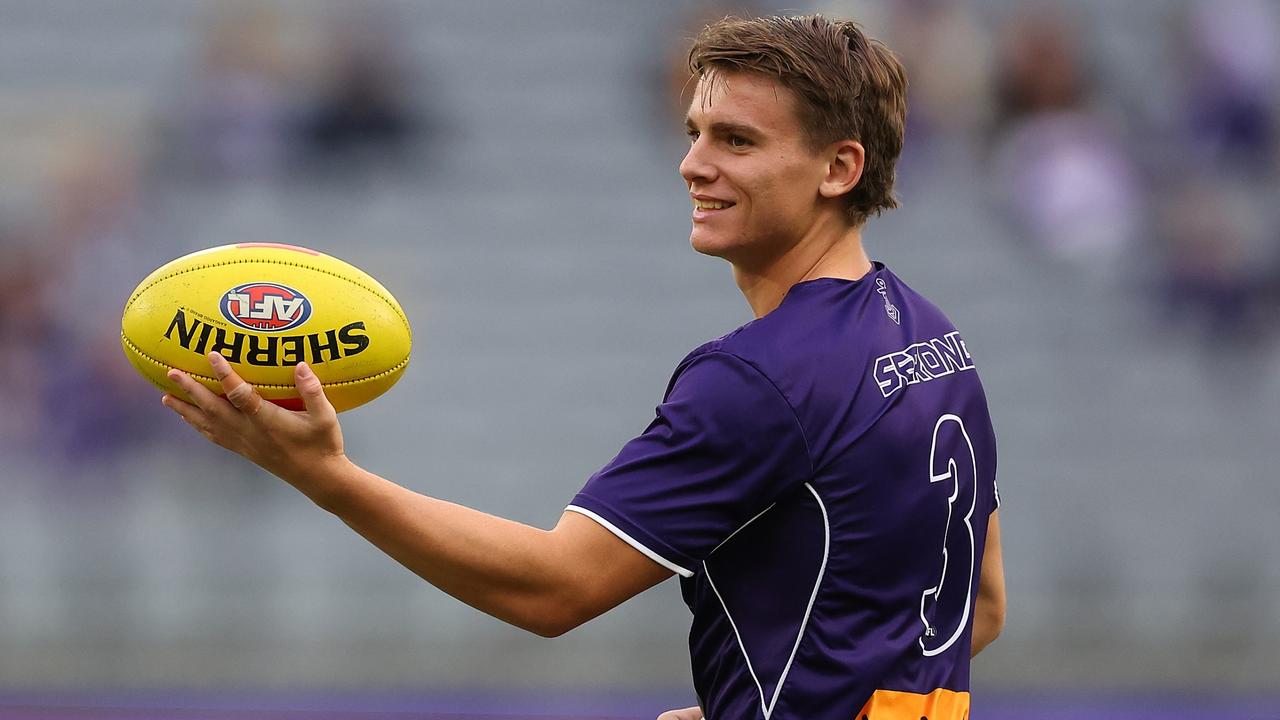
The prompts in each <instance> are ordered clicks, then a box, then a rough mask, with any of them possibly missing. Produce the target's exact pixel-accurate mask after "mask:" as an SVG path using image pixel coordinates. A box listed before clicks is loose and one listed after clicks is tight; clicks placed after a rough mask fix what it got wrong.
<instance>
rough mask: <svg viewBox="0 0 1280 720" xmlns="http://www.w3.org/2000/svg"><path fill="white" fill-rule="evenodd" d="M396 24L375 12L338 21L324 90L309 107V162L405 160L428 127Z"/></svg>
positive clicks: (304, 121) (305, 147)
mask: <svg viewBox="0 0 1280 720" xmlns="http://www.w3.org/2000/svg"><path fill="white" fill-rule="evenodd" d="M394 25H395V24H394V23H393V22H391V21H390V18H388V17H385V16H381V15H376V14H372V13H370V12H368V11H367V10H366V11H365V12H362V13H357V12H354V11H352V12H347V13H344V14H342V15H340V16H339V17H338V18H336V19H335V20H334V21H333V22H332V29H331V32H330V34H329V36H328V39H327V42H326V43H325V48H324V50H323V52H324V54H325V56H326V57H325V58H324V61H323V62H322V68H321V75H322V79H321V81H320V87H319V88H318V91H317V93H316V94H315V96H314V97H313V98H312V99H310V100H309V101H308V102H307V104H306V107H305V108H304V109H303V111H302V118H301V129H300V134H301V137H300V140H301V141H302V142H301V150H302V151H303V153H304V157H305V159H307V160H309V161H312V162H313V163H314V162H319V164H321V165H331V166H334V167H341V168H342V169H344V170H347V169H350V166H352V165H353V164H355V165H357V166H358V165H363V164H366V163H367V162H374V163H386V162H388V161H394V160H400V159H403V158H404V157H405V154H404V152H403V151H404V150H405V149H406V148H407V146H408V144H409V143H410V142H411V141H413V140H414V139H415V135H416V134H417V133H418V132H419V131H420V130H421V129H422V128H421V123H420V118H418V117H417V116H416V115H415V113H414V111H413V108H412V102H411V99H410V93H409V83H408V82H407V68H406V65H407V63H406V62H405V59H404V58H403V57H402V56H401V49H402V48H401V44H400V43H399V42H398V38H397V37H396V35H395V32H394Z"/></svg>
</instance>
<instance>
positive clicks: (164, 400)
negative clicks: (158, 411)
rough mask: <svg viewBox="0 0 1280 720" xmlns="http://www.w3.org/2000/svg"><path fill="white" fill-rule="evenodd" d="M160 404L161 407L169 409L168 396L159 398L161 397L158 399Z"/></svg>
mask: <svg viewBox="0 0 1280 720" xmlns="http://www.w3.org/2000/svg"><path fill="white" fill-rule="evenodd" d="M160 404H161V405H163V406H165V407H169V396H168V395H163V396H161V397H160Z"/></svg>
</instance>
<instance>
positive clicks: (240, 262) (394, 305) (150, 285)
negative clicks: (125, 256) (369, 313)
mask: <svg viewBox="0 0 1280 720" xmlns="http://www.w3.org/2000/svg"><path fill="white" fill-rule="evenodd" d="M334 259H335V260H337V258H334ZM338 262H342V261H341V260H339V261H338ZM246 263H267V264H270V265H287V266H289V267H296V268H303V269H304V270H314V271H315V272H318V273H324V274H325V275H329V276H331V277H335V278H338V279H339V280H343V281H345V282H349V283H351V284H352V285H355V286H356V287H358V288H360V289H362V290H365V291H367V292H369V293H372V294H373V295H374V296H376V297H378V298H379V299H380V300H382V301H383V302H385V303H387V304H388V305H390V306H391V308H392V309H393V310H395V311H396V315H397V316H399V318H400V322H402V323H404V328H405V330H408V331H409V343H410V345H412V343H413V329H412V328H410V327H409V318H407V317H405V314H404V311H403V310H402V309H400V304H399V303H398V302H396V299H395V298H394V297H391V296H390V295H389V294H387V295H384V294H383V293H381V292H378V291H377V290H375V289H374V288H371V287H369V286H368V285H365V284H364V283H361V282H357V281H355V280H352V279H351V278H349V277H347V276H345V275H339V274H338V273H336V272H333V271H332V270H325V269H324V268H318V267H316V266H314V265H307V264H305V263H296V262H289V261H287V260H270V259H261V258H255V259H253V260H223V261H222V262H216V263H205V264H202V265H197V266H195V267H189V268H183V269H182V270H179V271H177V272H173V273H169V274H168V275H162V276H161V277H158V278H156V279H155V280H152V281H151V282H149V283H147V284H146V285H145V286H143V287H140V288H138V289H137V290H134V291H133V295H130V296H129V302H127V303H125V304H124V311H125V312H126V313H127V312H129V308H130V307H133V303H134V301H135V300H137V299H138V298H139V297H140V296H141V295H142V294H143V293H145V292H146V291H148V290H150V289H151V288H153V287H155V286H156V285H159V284H160V283H162V282H164V281H165V280H168V279H170V278H175V277H178V276H179V275H185V274H186V273H189V272H195V271H197V270H204V269H206V268H214V267H223V266H226V265H243V264H246ZM353 267H354V266H353ZM362 272H363V271H362Z"/></svg>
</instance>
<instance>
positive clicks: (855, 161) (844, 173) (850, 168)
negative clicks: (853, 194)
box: [818, 140, 867, 198]
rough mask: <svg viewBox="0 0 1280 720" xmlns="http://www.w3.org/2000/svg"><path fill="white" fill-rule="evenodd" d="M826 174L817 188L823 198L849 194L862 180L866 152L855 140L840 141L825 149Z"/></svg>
mask: <svg viewBox="0 0 1280 720" xmlns="http://www.w3.org/2000/svg"><path fill="white" fill-rule="evenodd" d="M826 155H827V157H828V158H830V160H829V161H828V163H827V174H826V177H824V178H823V179H822V184H820V185H819V186H818V192H819V194H821V195H822V197H824V198H837V197H840V196H841V195H844V194H845V193H847V192H849V191H850V190H852V189H853V188H854V186H856V185H857V184H858V181H859V180H861V179H862V168H863V166H864V164H865V163H866V159H867V151H866V150H865V149H864V148H863V147H862V143H860V142H858V141H856V140H840V141H838V142H835V143H833V144H832V145H831V146H830V147H828V148H827V153H826Z"/></svg>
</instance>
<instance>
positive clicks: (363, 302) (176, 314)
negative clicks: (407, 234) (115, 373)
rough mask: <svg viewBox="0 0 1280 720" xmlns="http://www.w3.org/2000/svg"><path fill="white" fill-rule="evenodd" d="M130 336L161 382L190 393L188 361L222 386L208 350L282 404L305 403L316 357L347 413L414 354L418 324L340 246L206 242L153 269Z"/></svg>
mask: <svg viewBox="0 0 1280 720" xmlns="http://www.w3.org/2000/svg"><path fill="white" fill-rule="evenodd" d="M120 344H121V345H122V346H123V347H124V353H125V355H126V356H128V358H129V362H130V363H132V364H133V366H134V367H135V368H137V370H138V372H140V373H142V376H143V377H145V378H146V379H148V380H150V381H151V382H152V383H154V384H155V385H156V387H158V388H160V389H161V390H164V391H165V392H169V393H173V394H175V395H177V396H178V397H182V398H186V394H185V393H183V392H182V391H181V390H179V389H178V386H177V385H175V384H174V383H173V382H171V381H170V380H169V379H168V378H167V377H165V373H166V372H168V371H169V369H170V368H178V369H179V370H183V371H185V372H186V373H187V374H188V375H190V376H191V377H192V378H194V379H195V380H197V381H199V382H200V383H202V384H204V386H205V387H208V388H209V389H210V390H212V391H214V392H215V393H219V394H220V393H221V391H222V388H221V385H219V383H218V380H217V378H215V377H213V375H212V371H211V369H210V367H209V360H208V358H207V354H208V353H210V352H213V351H217V352H219V353H221V354H222V356H223V357H225V358H226V359H227V362H229V363H231V367H232V368H234V369H235V371H236V372H237V373H238V374H239V375H240V377H242V378H244V380H245V382H248V383H250V384H251V385H253V386H254V387H256V388H257V389H258V392H260V393H261V394H262V397H263V398H264V399H266V400H270V401H271V402H274V403H276V404H278V405H282V406H284V407H287V408H290V409H293V410H301V409H302V407H303V405H302V399H301V398H300V397H299V396H298V393H297V388H296V387H295V386H294V380H293V368H294V366H295V365H297V364H298V363H299V362H304V361H305V362H306V363H307V364H308V365H310V366H311V369H312V370H314V371H315V374H316V377H318V378H319V379H320V382H321V383H322V385H323V386H324V391H325V395H326V396H327V397H328V398H329V402H331V403H333V406H334V408H336V409H337V410H338V411H339V412H341V411H343V410H350V409H351V408H354V407H356V406H358V405H362V404H364V403H366V402H369V401H370V400H372V399H374V398H376V397H377V396H379V395H381V394H382V393H384V392H386V391H387V390H388V389H389V388H390V387H391V386H392V385H394V384H395V383H396V381H397V380H399V379H400V375H401V374H403V373H404V369H405V367H407V366H408V364H409V350H410V346H411V345H412V332H411V331H410V329H409V321H408V319H407V318H406V317H405V314H404V311H403V310H402V309H401V308H400V304H399V303H398V302H396V299H395V298H394V297H392V295H391V293H389V292H387V289H386V288H384V287H383V286H382V285H381V284H380V283H378V281H377V280H374V279H373V278H372V277H370V276H369V275H368V274H366V273H364V272H363V271H361V270H359V269H357V268H355V267H354V266H352V265H350V264H348V263H346V262H343V261H342V260H339V259H337V258H335V257H331V256H329V255H325V254H323V253H320V252H316V251H315V250H308V249H307V248H302V247H296V246H293V245H282V244H277V243H243V244H239V245H224V246H221V247H215V248H210V249H208V250H201V251H199V252H195V253H192V254H190V255H186V256H184V257H180V258H178V259H177V260H174V261H173V262H170V263H168V264H167V265H164V266H163V267H161V268H159V269H158V270H156V271H155V272H153V273H151V274H150V275H148V276H147V277H146V279H144V280H143V281H142V283H141V284H139V285H138V287H137V289H136V290H134V291H133V294H132V295H131V296H129V301H128V302H127V303H126V304H125V306H124V319H123V320H122V321H121V326H120Z"/></svg>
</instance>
